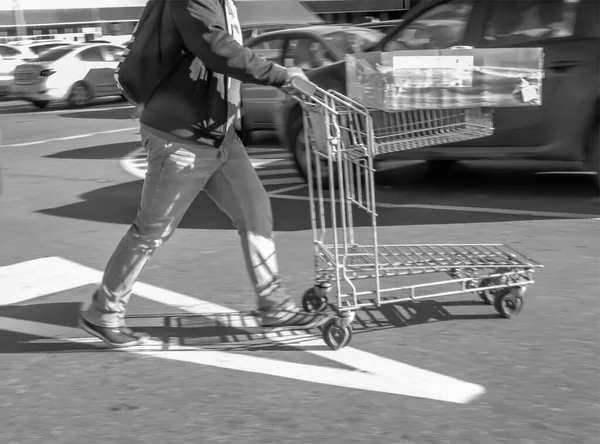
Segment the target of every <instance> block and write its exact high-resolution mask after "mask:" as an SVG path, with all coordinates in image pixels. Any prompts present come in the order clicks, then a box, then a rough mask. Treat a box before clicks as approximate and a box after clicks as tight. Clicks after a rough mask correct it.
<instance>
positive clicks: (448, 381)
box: [0, 257, 485, 404]
mask: <svg viewBox="0 0 600 444" xmlns="http://www.w3.org/2000/svg"><path fill="white" fill-rule="evenodd" d="M101 277H102V274H101V272H100V271H98V270H94V269H92V268H89V267H86V266H84V265H81V264H78V263H75V262H71V261H68V260H66V259H63V258H58V257H49V258H42V259H37V260H34V261H29V262H23V263H19V264H15V265H10V266H6V267H0V306H1V305H6V304H15V303H19V302H23V301H27V300H30V299H33V298H36V297H40V296H45V295H49V294H52V293H57V292H60V291H66V290H70V289H74V288H78V287H81V286H84V285H90V284H96V283H98V282H99V281H100V279H101ZM134 293H135V294H136V295H138V296H141V297H143V298H146V299H149V300H152V301H155V302H158V303H161V304H164V305H167V306H172V307H177V308H179V309H182V310H184V311H187V312H189V313H194V314H197V315H202V316H204V317H206V318H212V319H214V320H215V321H217V322H218V323H219V324H221V325H224V326H227V327H233V328H237V329H241V330H246V331H252V330H253V329H256V327H257V323H256V319H255V318H254V317H252V316H250V315H248V314H244V313H240V312H237V311H235V310H232V309H230V308H228V307H224V306H221V305H218V304H214V303H212V302H208V301H203V300H200V299H196V298H194V297H191V296H187V295H184V294H181V293H177V292H174V291H170V290H165V289H162V288H159V287H155V286H152V285H148V284H144V283H137V284H136V285H135V287H134ZM0 329H3V330H8V331H15V332H19V333H23V334H32V335H36V336H43V337H49V338H54V339H55V340H63V341H65V342H76V343H86V344H93V345H97V346H99V345H101V343H100V342H99V341H95V340H90V338H83V339H81V338H64V335H65V333H66V330H65V327H59V326H54V325H51V324H44V323H39V322H32V321H23V320H16V319H11V318H6V317H4V318H0ZM72 330H73V333H81V332H80V331H79V330H78V329H72ZM254 336H256V334H254ZM259 336H260V335H259ZM262 337H264V338H267V339H268V340H270V341H274V342H279V343H287V344H292V345H294V346H296V347H299V348H304V347H307V346H310V347H312V349H304V350H303V351H304V352H306V353H312V354H314V355H317V356H320V357H322V358H326V359H329V360H331V361H335V362H338V363H340V364H343V365H345V366H348V367H351V368H353V369H355V370H347V369H342V368H332V367H324V366H317V365H308V364H300V363H292V362H287V361H280V360H275V359H268V358H262V357H256V356H248V355H239V354H234V353H227V352H222V351H212V350H206V349H201V348H197V347H181V346H177V345H172V344H169V345H168V347H165V344H164V343H163V342H159V341H153V342H152V343H150V344H148V345H144V346H142V347H135V348H130V349H125V350H122V351H125V352H131V353H135V354H139V355H144V356H150V357H156V358H162V359H170V360H175V361H182V362H189V363H194V364H200V365H207V366H213V367H219V368H225V369H230V370H238V371H245V372H251V373H262V374H265V375H270V376H277V377H283V378H288V379H295V380H301V381H306V382H312V383H317V384H326V385H333V386H339V387H346V388H352V389H360V390H369V391H374V392H380V393H389V394H395V395H404V396H412V397H419V398H427V399H434V400H439V401H446V402H453V403H461V404H466V403H469V402H472V401H473V400H475V399H476V398H478V397H479V396H481V395H482V394H483V393H485V388H484V387H483V386H481V385H477V384H472V383H469V382H466V381H461V380H459V379H456V378H452V377H449V376H446V375H442V374H439V373H434V372H431V371H428V370H424V369H421V368H419V367H414V366H411V365H408V364H404V363H401V362H397V361H394V360H392V359H388V358H384V357H381V356H377V355H375V354H372V353H367V352H364V351H360V350H357V349H354V348H352V347H346V348H344V349H341V350H338V351H332V350H329V349H327V348H326V347H325V346H324V344H323V340H322V339H321V338H320V337H319V336H315V335H311V334H301V335H298V334H297V333H295V332H285V333H284V334H282V333H276V334H273V333H272V334H266V335H262ZM315 347H321V349H319V350H315V349H314V348H315ZM165 348H167V349H165Z"/></svg>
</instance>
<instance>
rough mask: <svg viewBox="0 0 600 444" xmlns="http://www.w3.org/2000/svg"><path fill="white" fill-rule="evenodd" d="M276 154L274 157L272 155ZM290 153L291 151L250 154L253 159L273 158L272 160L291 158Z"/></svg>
mask: <svg viewBox="0 0 600 444" xmlns="http://www.w3.org/2000/svg"><path fill="white" fill-rule="evenodd" d="M273 156H276V157H273ZM291 157H292V154H291V153H286V152H278V153H277V154H275V153H270V154H258V155H257V154H252V158H253V159H274V160H284V159H291Z"/></svg>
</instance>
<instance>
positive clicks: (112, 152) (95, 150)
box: [45, 142, 141, 160]
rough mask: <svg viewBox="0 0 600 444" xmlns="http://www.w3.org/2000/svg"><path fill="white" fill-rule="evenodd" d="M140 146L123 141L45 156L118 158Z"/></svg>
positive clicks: (85, 158)
mask: <svg viewBox="0 0 600 444" xmlns="http://www.w3.org/2000/svg"><path fill="white" fill-rule="evenodd" d="M140 147H141V142H123V143H115V144H112V145H97V146H91V147H86V148H78V149H75V150H69V151H61V152H58V153H54V154H50V155H48V156H45V157H46V158H49V159H84V160H87V159H120V158H122V157H124V156H127V155H128V154H130V153H131V152H132V151H133V150H136V149H138V148H140Z"/></svg>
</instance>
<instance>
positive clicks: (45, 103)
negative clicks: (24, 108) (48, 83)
mask: <svg viewBox="0 0 600 444" xmlns="http://www.w3.org/2000/svg"><path fill="white" fill-rule="evenodd" d="M31 103H33V106H35V107H36V108H37V109H44V108H46V107H47V106H48V103H50V101H49V100H34V101H32V102H31Z"/></svg>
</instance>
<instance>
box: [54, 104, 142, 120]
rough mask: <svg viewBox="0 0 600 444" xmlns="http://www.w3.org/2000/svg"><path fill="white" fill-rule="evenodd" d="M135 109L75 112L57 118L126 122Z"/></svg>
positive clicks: (119, 108)
mask: <svg viewBox="0 0 600 444" xmlns="http://www.w3.org/2000/svg"><path fill="white" fill-rule="evenodd" d="M123 106H127V104H123ZM134 111H135V108H134V107H133V106H131V108H129V107H128V108H121V107H118V108H115V109H101V110H97V111H91V110H87V111H84V112H81V111H79V112H78V111H75V112H68V113H64V114H63V113H61V114H58V116H59V117H64V118H67V119H109V120H126V119H131V118H132V117H133V113H134Z"/></svg>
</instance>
